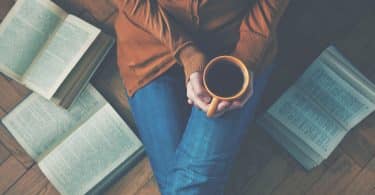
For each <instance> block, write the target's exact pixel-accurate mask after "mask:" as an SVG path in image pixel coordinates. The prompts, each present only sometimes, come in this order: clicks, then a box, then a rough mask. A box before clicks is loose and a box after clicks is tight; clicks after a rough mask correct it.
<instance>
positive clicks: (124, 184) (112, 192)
mask: <svg viewBox="0 0 375 195" xmlns="http://www.w3.org/2000/svg"><path fill="white" fill-rule="evenodd" d="M152 176H153V173H152V170H151V167H150V162H149V160H148V158H144V159H143V160H141V161H140V162H139V163H138V164H137V165H136V166H135V167H134V168H133V169H132V170H130V171H129V172H128V173H127V174H126V175H124V177H122V178H121V179H120V180H119V181H118V182H116V183H115V184H114V185H113V186H112V187H111V188H110V189H109V190H108V191H107V192H106V194H107V195H118V194H126V195H133V194H136V193H137V192H138V191H139V190H140V189H141V188H142V187H143V186H144V185H145V184H146V183H147V182H148V181H149V180H150V179H151V178H152Z"/></svg>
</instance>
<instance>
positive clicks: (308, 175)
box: [272, 165, 327, 195]
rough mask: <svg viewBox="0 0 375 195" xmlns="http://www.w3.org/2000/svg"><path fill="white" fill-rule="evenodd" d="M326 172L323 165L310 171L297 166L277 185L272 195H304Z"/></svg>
mask: <svg viewBox="0 0 375 195" xmlns="http://www.w3.org/2000/svg"><path fill="white" fill-rule="evenodd" d="M326 170H327V167H326V166H325V165H320V166H318V167H316V168H314V169H313V170H311V171H306V170H304V168H303V167H301V166H297V167H296V168H295V169H294V170H293V171H292V172H291V174H290V175H289V176H288V177H286V178H285V180H284V181H283V182H281V184H280V185H278V186H277V187H276V188H275V189H274V191H273V192H272V194H273V195H300V194H304V193H305V192H306V191H307V190H308V189H310V187H311V186H312V185H313V184H314V183H315V182H316V181H317V180H318V179H319V178H320V177H321V176H322V175H323V174H324V172H325V171H326Z"/></svg>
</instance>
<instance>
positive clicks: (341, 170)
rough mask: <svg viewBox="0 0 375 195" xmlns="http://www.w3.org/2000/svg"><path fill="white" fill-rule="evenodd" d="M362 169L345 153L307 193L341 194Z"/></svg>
mask: <svg viewBox="0 0 375 195" xmlns="http://www.w3.org/2000/svg"><path fill="white" fill-rule="evenodd" d="M360 170H361V168H360V166H358V165H357V164H356V163H355V162H354V161H353V160H352V159H350V158H349V157H348V156H346V155H344V154H343V155H342V156H341V157H340V158H339V159H338V160H337V161H336V162H335V163H334V164H333V165H332V166H331V167H329V168H328V170H327V171H326V172H325V173H324V174H323V176H322V177H321V178H320V179H319V180H318V181H317V182H316V183H315V184H314V185H313V186H312V187H311V189H310V190H309V191H308V192H307V193H306V195H317V194H319V195H334V194H340V192H341V191H342V190H344V189H345V187H347V185H349V184H350V183H351V181H352V180H353V179H354V177H355V176H356V175H357V174H358V173H359V172H360Z"/></svg>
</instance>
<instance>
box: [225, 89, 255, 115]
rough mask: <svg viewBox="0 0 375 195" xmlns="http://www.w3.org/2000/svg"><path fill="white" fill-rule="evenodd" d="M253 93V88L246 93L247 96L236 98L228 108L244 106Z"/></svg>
mask: <svg viewBox="0 0 375 195" xmlns="http://www.w3.org/2000/svg"><path fill="white" fill-rule="evenodd" d="M252 95H253V90H252V89H251V90H250V91H249V92H247V93H246V95H245V96H243V97H241V98H240V99H238V100H234V101H233V102H232V104H231V106H230V107H229V108H228V110H234V109H239V108H242V107H243V106H244V105H245V104H246V102H247V101H249V99H250V97H251V96H252Z"/></svg>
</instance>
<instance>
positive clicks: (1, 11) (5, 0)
mask: <svg viewBox="0 0 375 195" xmlns="http://www.w3.org/2000/svg"><path fill="white" fill-rule="evenodd" d="M13 4H14V1H12V0H1V2H0V22H1V21H3V19H4V18H5V16H6V14H7V13H8V12H9V10H10V8H12V6H13Z"/></svg>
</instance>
